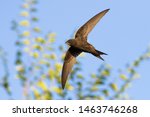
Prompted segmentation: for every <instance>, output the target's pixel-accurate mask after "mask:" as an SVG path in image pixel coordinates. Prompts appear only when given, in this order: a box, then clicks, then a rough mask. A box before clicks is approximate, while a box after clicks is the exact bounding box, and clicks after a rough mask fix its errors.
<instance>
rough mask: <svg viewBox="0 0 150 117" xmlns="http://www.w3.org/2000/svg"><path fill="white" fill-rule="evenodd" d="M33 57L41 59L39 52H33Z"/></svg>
mask: <svg viewBox="0 0 150 117" xmlns="http://www.w3.org/2000/svg"><path fill="white" fill-rule="evenodd" d="M31 55H32V56H33V57H34V58H38V57H39V53H38V52H33V53H32V54H31Z"/></svg>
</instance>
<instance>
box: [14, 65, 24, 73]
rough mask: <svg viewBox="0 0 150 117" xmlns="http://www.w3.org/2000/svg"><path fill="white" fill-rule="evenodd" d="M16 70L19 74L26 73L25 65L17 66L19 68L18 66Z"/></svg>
mask: <svg viewBox="0 0 150 117" xmlns="http://www.w3.org/2000/svg"><path fill="white" fill-rule="evenodd" d="M16 70H17V71H18V72H24V67H23V65H17V66H16Z"/></svg>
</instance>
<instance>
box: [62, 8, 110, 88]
mask: <svg viewBox="0 0 150 117" xmlns="http://www.w3.org/2000/svg"><path fill="white" fill-rule="evenodd" d="M108 11H109V9H106V10H104V11H102V12H100V13H98V14H97V15H95V16H94V17H92V18H91V19H90V20H89V21H87V22H86V23H85V24H84V25H83V26H82V27H80V28H79V30H78V31H77V33H76V34H75V39H70V40H68V41H66V44H68V45H69V46H70V47H69V49H68V51H67V52H66V56H65V59H64V64H63V68H62V75H61V84H62V88H63V89H64V88H65V84H66V81H67V78H68V75H69V74H70V72H71V70H72V67H73V65H74V64H75V63H76V57H77V56H78V55H79V54H81V53H82V52H87V53H91V54H92V55H94V56H96V57H98V58H100V59H102V60H104V59H103V58H102V57H101V55H107V54H106V53H104V52H101V51H99V50H96V49H95V48H94V46H93V45H91V44H90V43H88V42H87V37H88V34H89V33H90V32H91V30H92V29H93V28H94V27H95V25H96V24H97V23H98V21H99V20H100V19H101V18H102V17H103V16H104V15H105V14H106V13H107V12H108Z"/></svg>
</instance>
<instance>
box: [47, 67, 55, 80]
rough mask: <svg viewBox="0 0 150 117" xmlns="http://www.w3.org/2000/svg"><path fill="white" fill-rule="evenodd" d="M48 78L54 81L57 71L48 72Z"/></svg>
mask: <svg viewBox="0 0 150 117" xmlns="http://www.w3.org/2000/svg"><path fill="white" fill-rule="evenodd" d="M48 76H49V77H50V79H53V78H54V77H55V71H54V70H53V69H50V70H49V71H48Z"/></svg>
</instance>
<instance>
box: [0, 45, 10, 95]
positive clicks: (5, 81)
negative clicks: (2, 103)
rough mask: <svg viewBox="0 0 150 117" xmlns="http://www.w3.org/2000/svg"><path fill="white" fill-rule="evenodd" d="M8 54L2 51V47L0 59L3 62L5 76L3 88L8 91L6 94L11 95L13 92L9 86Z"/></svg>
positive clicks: (2, 83) (0, 48)
mask: <svg viewBox="0 0 150 117" xmlns="http://www.w3.org/2000/svg"><path fill="white" fill-rule="evenodd" d="M6 55H7V54H6V52H4V50H3V49H2V47H0V59H1V61H2V66H3V68H4V76H3V77H2V82H1V86H3V88H4V89H5V90H6V92H7V93H8V94H9V95H11V91H10V86H9V82H8V79H9V70H8V64H7V62H8V61H7V59H6Z"/></svg>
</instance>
